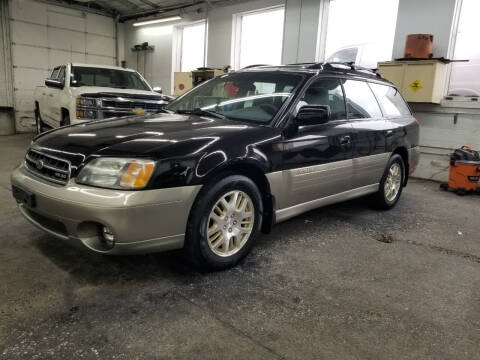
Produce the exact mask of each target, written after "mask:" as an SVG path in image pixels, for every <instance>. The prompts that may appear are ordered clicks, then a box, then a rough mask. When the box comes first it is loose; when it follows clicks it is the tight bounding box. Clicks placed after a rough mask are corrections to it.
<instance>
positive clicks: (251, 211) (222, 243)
mask: <svg viewBox="0 0 480 360" xmlns="http://www.w3.org/2000/svg"><path fill="white" fill-rule="evenodd" d="M254 220H255V207H254V205H253V201H252V199H251V198H250V197H249V196H248V195H247V194H246V193H245V192H243V191H240V190H235V191H230V192H228V193H226V194H224V195H222V196H221V197H220V199H218V200H217V202H216V203H215V205H214V206H213V208H212V210H211V211H210V215H209V217H208V221H207V229H206V233H207V234H206V235H207V241H208V245H209V247H210V249H211V250H212V251H213V252H214V253H215V254H216V255H218V256H222V257H227V256H231V255H233V254H235V253H237V252H238V251H240V249H241V248H242V247H243V246H244V245H245V244H246V243H247V241H248V239H249V238H250V235H251V234H252V230H253V226H254Z"/></svg>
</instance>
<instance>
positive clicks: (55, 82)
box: [45, 79, 63, 89]
mask: <svg viewBox="0 0 480 360" xmlns="http://www.w3.org/2000/svg"><path fill="white" fill-rule="evenodd" d="M45 85H47V86H48V87H54V88H58V89H63V82H62V81H60V80H56V79H46V80H45Z"/></svg>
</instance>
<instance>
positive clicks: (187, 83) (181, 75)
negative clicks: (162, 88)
mask: <svg viewBox="0 0 480 360" xmlns="http://www.w3.org/2000/svg"><path fill="white" fill-rule="evenodd" d="M191 88H193V79H192V72H191V71H189V72H175V73H173V95H174V96H180V95H183V94H184V93H186V92H187V91H188V90H190V89H191Z"/></svg>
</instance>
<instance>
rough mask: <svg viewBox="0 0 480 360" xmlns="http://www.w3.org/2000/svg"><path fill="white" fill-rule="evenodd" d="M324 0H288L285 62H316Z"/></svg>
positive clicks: (284, 50)
mask: <svg viewBox="0 0 480 360" xmlns="http://www.w3.org/2000/svg"><path fill="white" fill-rule="evenodd" d="M322 2H323V0H286V5H285V31H284V42H283V63H284V64H293V63H302V62H314V61H316V57H317V45H318V35H319V26H320V23H321V18H320V17H321V16H320V15H321V6H322Z"/></svg>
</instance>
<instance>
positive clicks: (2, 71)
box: [0, 1, 13, 108]
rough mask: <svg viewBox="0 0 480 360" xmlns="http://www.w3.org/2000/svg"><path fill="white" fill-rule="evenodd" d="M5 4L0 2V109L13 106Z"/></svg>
mask: <svg viewBox="0 0 480 360" xmlns="http://www.w3.org/2000/svg"><path fill="white" fill-rule="evenodd" d="M7 4H8V3H7V2H4V1H0V32H1V33H0V108H1V107H12V106H13V100H12V98H13V96H12V92H13V88H12V64H11V58H10V56H11V54H10V46H9V45H10V44H9V42H10V38H9V26H8V7H7Z"/></svg>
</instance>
